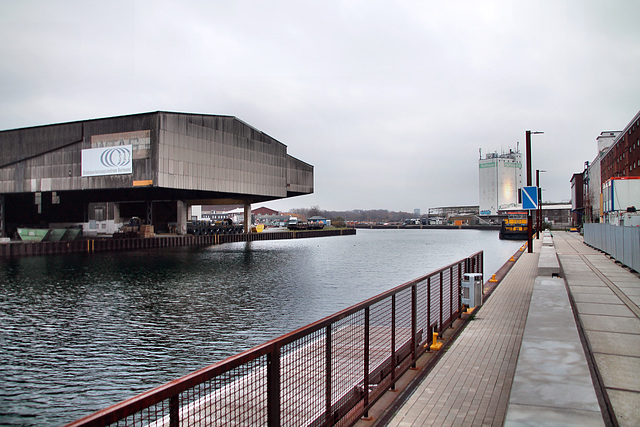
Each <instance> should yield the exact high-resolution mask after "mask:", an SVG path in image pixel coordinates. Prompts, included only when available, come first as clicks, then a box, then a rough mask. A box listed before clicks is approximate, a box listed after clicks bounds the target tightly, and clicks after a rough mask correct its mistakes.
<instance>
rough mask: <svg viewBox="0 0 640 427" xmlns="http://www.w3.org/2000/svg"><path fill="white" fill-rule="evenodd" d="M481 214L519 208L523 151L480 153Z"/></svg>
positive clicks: (493, 213)
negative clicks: (483, 155)
mask: <svg viewBox="0 0 640 427" xmlns="http://www.w3.org/2000/svg"><path fill="white" fill-rule="evenodd" d="M478 166H479V169H480V185H479V189H480V209H479V210H480V215H496V214H497V213H498V211H500V210H504V209H509V208H517V207H518V206H519V205H518V190H519V189H520V188H522V153H520V151H519V150H516V151H513V150H509V152H508V153H502V154H498V153H497V152H494V153H488V154H487V155H486V156H485V158H484V159H483V158H482V153H481V154H480V160H479V161H478Z"/></svg>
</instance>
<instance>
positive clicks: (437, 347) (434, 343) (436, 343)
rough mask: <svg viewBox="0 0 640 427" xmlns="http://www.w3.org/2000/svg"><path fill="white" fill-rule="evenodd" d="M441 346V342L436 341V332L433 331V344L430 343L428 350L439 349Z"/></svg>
mask: <svg viewBox="0 0 640 427" xmlns="http://www.w3.org/2000/svg"><path fill="white" fill-rule="evenodd" d="M441 348H442V343H441V342H438V333H437V332H434V333H433V344H431V347H430V348H429V349H430V350H440V349H441Z"/></svg>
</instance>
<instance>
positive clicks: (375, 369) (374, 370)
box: [70, 252, 483, 427]
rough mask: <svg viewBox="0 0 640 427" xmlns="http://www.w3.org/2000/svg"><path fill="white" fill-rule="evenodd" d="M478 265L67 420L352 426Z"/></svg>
mask: <svg viewBox="0 0 640 427" xmlns="http://www.w3.org/2000/svg"><path fill="white" fill-rule="evenodd" d="M482 265H483V253H482V252H478V253H476V254H474V255H472V256H471V257H469V258H466V259H463V260H461V261H458V262H456V263H454V264H451V265H449V266H447V267H445V268H443V269H441V270H438V271H435V272H433V273H430V274H428V275H426V276H423V277H420V278H418V279H415V280H413V281H411V282H408V283H405V284H403V285H401V286H398V287H397V288H394V289H392V290H390V291H387V292H384V293H382V294H380V295H378V296H375V297H373V298H370V299H368V300H366V301H364V302H362V303H359V304H356V305H354V306H352V307H350V308H347V309H345V310H342V311H340V312H338V313H336V314H334V315H332V316H329V317H327V318H325V319H322V320H319V321H317V322H315V323H312V324H310V325H308V326H305V327H303V328H300V329H299V330H297V331H294V332H291V333H289V334H287V335H283V336H281V337H279V338H276V339H274V340H272V341H269V342H268V343H266V344H263V345H261V346H258V347H255V348H253V349H251V350H247V351H245V352H243V353H240V354H238V355H237V356H233V357H230V358H228V359H226V360H224V361H222V362H219V363H217V364H215V365H212V366H209V367H207V368H204V369H201V370H200V371H197V372H194V373H193V374H191V375H188V376H186V377H183V378H181V379H178V380H175V381H172V382H170V383H168V384H167V385H164V386H162V387H158V388H156V389H154V390H151V391H149V392H147V393H144V394H142V395H140V396H137V397H134V398H132V399H129V400H127V401H125V402H123V403H121V404H118V405H115V406H113V407H111V408H107V409H105V410H103V411H100V412H97V413H96V414H94V415H90V416H88V417H86V418H84V419H82V420H79V421H77V422H75V423H72V424H70V425H71V426H74V427H77V426H98V425H100V426H102V425H109V424H114V423H117V425H119V426H120V425H125V426H134V425H140V426H142V425H151V426H158V427H159V426H177V425H184V426H187V425H189V426H192V425H193V426H196V425H269V426H280V425H287V426H288V425H295V426H329V425H353V424H354V423H355V422H356V421H357V420H358V419H360V417H361V416H363V415H365V416H366V415H367V411H368V410H369V409H370V407H371V406H372V405H373V404H374V403H375V401H376V400H377V399H379V398H380V397H381V396H382V394H383V393H384V392H385V391H387V390H388V389H389V388H393V387H394V384H395V381H396V380H397V378H398V377H399V376H400V375H402V374H403V373H404V372H406V371H407V370H408V369H409V368H410V367H411V366H415V362H416V360H417V358H418V357H419V356H420V355H421V354H423V353H424V352H425V351H426V350H425V346H426V345H428V344H430V343H431V333H430V332H431V331H432V327H433V330H435V331H438V332H441V331H442V330H443V329H445V328H447V327H448V326H449V325H450V324H451V323H452V322H453V321H454V320H455V319H456V318H457V317H458V316H459V314H460V310H461V303H460V302H461V301H460V285H461V283H460V279H461V277H462V274H463V273H467V272H470V273H473V272H479V273H482ZM427 319H429V320H428V321H427Z"/></svg>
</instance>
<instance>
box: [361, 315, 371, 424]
mask: <svg viewBox="0 0 640 427" xmlns="http://www.w3.org/2000/svg"><path fill="white" fill-rule="evenodd" d="M369 310H370V307H368V306H367V307H366V308H365V309H364V384H363V387H364V414H363V415H362V416H363V418H364V419H368V418H369V314H370V313H369Z"/></svg>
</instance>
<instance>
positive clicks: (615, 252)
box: [584, 223, 640, 271]
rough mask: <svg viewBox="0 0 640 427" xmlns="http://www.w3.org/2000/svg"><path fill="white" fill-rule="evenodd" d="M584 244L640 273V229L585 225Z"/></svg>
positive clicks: (607, 225)
mask: <svg viewBox="0 0 640 427" xmlns="http://www.w3.org/2000/svg"><path fill="white" fill-rule="evenodd" d="M584 242H585V243H586V244H587V245H589V246H592V247H594V248H596V249H599V250H601V251H602V252H604V253H607V254H609V255H611V256H612V257H613V258H614V259H616V260H618V261H620V262H621V263H622V264H624V265H626V266H627V267H629V268H632V269H634V270H635V271H640V228H638V227H621V226H617V225H611V224H594V223H585V224H584Z"/></svg>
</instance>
